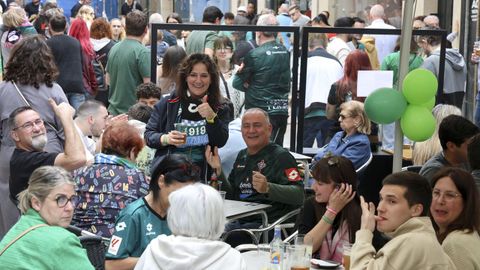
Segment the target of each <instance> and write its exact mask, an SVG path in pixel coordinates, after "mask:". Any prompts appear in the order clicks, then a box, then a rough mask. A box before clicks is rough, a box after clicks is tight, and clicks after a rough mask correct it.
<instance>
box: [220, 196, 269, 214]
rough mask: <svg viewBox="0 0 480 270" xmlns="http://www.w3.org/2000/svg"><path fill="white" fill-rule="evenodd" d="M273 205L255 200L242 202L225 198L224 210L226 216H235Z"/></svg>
mask: <svg viewBox="0 0 480 270" xmlns="http://www.w3.org/2000/svg"><path fill="white" fill-rule="evenodd" d="M269 207H271V205H269V204H261V203H254V202H242V201H234V200H225V203H224V212H225V217H226V218H234V217H235V216H238V215H241V214H245V213H249V212H253V211H257V210H264V209H266V208H269Z"/></svg>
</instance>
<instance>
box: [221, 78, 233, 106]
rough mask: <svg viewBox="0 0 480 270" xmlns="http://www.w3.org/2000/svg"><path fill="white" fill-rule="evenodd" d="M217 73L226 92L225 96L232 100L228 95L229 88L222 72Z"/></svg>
mask: <svg viewBox="0 0 480 270" xmlns="http://www.w3.org/2000/svg"><path fill="white" fill-rule="evenodd" d="M219 73H220V78H221V79H222V82H223V85H224V86H225V92H226V93H227V98H228V99H230V100H232V98H231V97H230V90H229V89H228V84H227V81H226V80H225V77H223V73H222V72H219Z"/></svg>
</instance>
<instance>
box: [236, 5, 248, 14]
mask: <svg viewBox="0 0 480 270" xmlns="http://www.w3.org/2000/svg"><path fill="white" fill-rule="evenodd" d="M237 16H243V17H246V16H247V7H246V6H239V7H238V8H237Z"/></svg>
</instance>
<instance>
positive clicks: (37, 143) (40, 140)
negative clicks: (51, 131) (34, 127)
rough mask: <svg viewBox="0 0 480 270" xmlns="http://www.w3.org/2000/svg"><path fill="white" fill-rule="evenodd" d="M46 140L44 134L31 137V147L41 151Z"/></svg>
mask: <svg viewBox="0 0 480 270" xmlns="http://www.w3.org/2000/svg"><path fill="white" fill-rule="evenodd" d="M47 142H48V138H47V135H46V134H42V135H38V136H35V137H32V147H33V149H35V150H37V151H43V148H45V145H47Z"/></svg>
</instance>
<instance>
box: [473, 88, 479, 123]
mask: <svg viewBox="0 0 480 270" xmlns="http://www.w3.org/2000/svg"><path fill="white" fill-rule="evenodd" d="M474 120H475V125H477V127H480V92H479V93H477V98H476V103H475V119H474Z"/></svg>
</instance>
